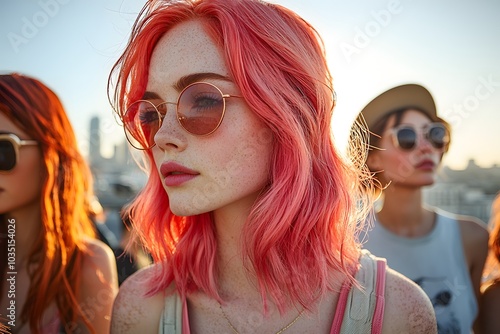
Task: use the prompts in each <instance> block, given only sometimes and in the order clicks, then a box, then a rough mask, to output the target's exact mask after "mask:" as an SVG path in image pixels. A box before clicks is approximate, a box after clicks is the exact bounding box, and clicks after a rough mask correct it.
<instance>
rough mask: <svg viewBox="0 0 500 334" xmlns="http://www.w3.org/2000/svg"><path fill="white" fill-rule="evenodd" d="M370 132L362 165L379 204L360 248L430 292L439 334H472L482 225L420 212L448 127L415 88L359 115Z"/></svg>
mask: <svg viewBox="0 0 500 334" xmlns="http://www.w3.org/2000/svg"><path fill="white" fill-rule="evenodd" d="M356 123H357V124H360V123H361V124H364V126H367V127H368V129H369V132H370V134H369V138H370V142H369V143H370V150H369V151H368V156H367V160H366V164H367V166H368V168H369V169H370V172H371V173H373V179H374V181H375V182H376V183H377V184H378V185H379V186H380V187H376V188H377V189H380V194H377V195H380V201H379V202H380V203H378V204H380V205H378V206H377V210H376V212H375V213H374V218H375V219H374V220H375V221H374V225H373V228H372V229H371V230H369V231H368V232H367V235H366V236H365V238H364V240H366V243H365V244H364V247H365V248H366V249H368V250H370V251H371V252H372V253H373V254H376V255H377V256H382V257H385V258H387V260H388V264H389V266H390V267H392V268H393V269H395V270H397V271H399V272H401V273H402V274H404V275H406V276H407V277H409V278H410V279H412V280H413V281H414V282H416V283H417V284H418V285H420V287H421V288H422V289H423V290H424V291H425V292H426V293H427V295H428V296H429V298H430V299H431V302H432V304H433V306H434V310H435V313H436V318H437V321H438V331H439V332H440V333H469V332H470V331H471V329H472V327H473V324H474V322H475V319H476V316H477V314H478V306H477V305H478V302H477V300H478V295H479V286H480V280H481V273H482V270H483V266H484V262H485V258H486V254H487V244H488V233H487V230H486V229H485V227H484V226H483V224H481V222H479V221H478V220H477V219H475V218H472V217H464V216H457V215H452V214H449V213H446V212H443V211H440V210H438V209H435V208H431V207H428V206H426V205H424V203H423V201H422V188H423V187H425V186H429V185H432V184H433V183H434V181H435V178H436V172H437V168H438V166H439V164H440V162H441V159H442V157H443V154H444V153H446V151H447V150H448V146H449V144H450V130H449V126H448V124H447V123H446V122H445V121H444V120H442V119H441V118H439V117H438V115H437V113H436V105H435V103H434V99H433V98H432V95H431V94H430V93H429V91H428V90H427V89H426V88H424V87H422V86H420V85H417V84H405V85H401V86H397V87H394V88H392V89H389V90H388V91H386V92H384V93H382V94H381V95H379V96H377V97H376V98H375V99H373V100H372V101H371V102H370V103H368V105H366V107H365V108H364V109H363V110H362V111H361V113H360V115H359V116H358V119H357V122H356Z"/></svg>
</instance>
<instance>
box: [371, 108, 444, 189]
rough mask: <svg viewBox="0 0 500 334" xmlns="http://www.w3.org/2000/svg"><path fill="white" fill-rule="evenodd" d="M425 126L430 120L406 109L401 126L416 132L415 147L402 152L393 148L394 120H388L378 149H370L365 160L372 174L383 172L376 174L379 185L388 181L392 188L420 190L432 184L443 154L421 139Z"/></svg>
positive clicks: (392, 118) (419, 113)
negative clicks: (400, 187) (403, 186)
mask: <svg viewBox="0 0 500 334" xmlns="http://www.w3.org/2000/svg"><path fill="white" fill-rule="evenodd" d="M429 123H432V121H431V120H430V119H429V118H428V117H427V116H426V115H425V114H423V113H422V112H419V111H416V110H408V111H406V112H405V113H404V114H403V117H402V119H401V124H404V125H410V126H413V127H414V128H415V129H418V130H417V131H418V132H420V133H419V134H418V140H417V146H416V147H415V148H413V149H412V150H403V149H401V148H399V147H397V146H396V145H395V143H394V141H393V136H392V134H391V129H392V128H393V127H394V124H395V119H394V117H391V118H390V119H389V121H388V123H387V128H386V130H385V131H384V133H383V134H382V138H381V140H380V143H379V147H380V148H381V150H374V151H373V152H372V153H371V154H370V157H369V158H368V166H369V167H370V169H371V170H372V171H383V172H382V173H379V174H378V177H379V179H380V180H381V181H382V183H383V184H387V183H388V182H389V181H390V182H392V184H393V185H405V186H412V187H413V186H416V187H421V186H426V185H431V184H433V183H434V182H435V178H436V170H437V168H438V165H439V163H440V161H441V158H442V154H443V153H442V150H438V149H436V148H434V147H433V146H432V145H431V144H430V143H429V142H428V141H427V140H426V139H424V138H423V134H422V133H421V131H422V129H423V128H424V127H425V126H426V125H427V124H429Z"/></svg>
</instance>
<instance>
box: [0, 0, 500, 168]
mask: <svg viewBox="0 0 500 334" xmlns="http://www.w3.org/2000/svg"><path fill="white" fill-rule="evenodd" d="M273 2H277V3H280V4H282V5H284V6H286V7H290V8H291V9H293V10H295V11H296V12H298V13H299V14H300V15H302V16H303V17H304V18H305V19H306V20H308V21H309V22H311V23H312V24H313V25H314V26H315V27H316V28H317V30H318V31H319V32H320V34H321V35H322V37H323V39H324V42H325V45H326V50H327V55H328V59H329V64H330V67H331V70H332V73H333V76H334V85H335V89H336V92H337V96H338V105H337V107H336V110H335V113H334V115H335V118H334V120H335V124H334V126H333V128H334V131H335V133H336V136H337V137H338V138H339V140H345V137H346V134H347V131H348V129H349V127H350V123H351V122H352V120H353V119H354V117H355V115H356V114H357V113H358V112H359V111H360V110H361V109H362V108H363V106H364V105H365V104H366V103H367V102H369V101H370V100H371V99H372V98H373V97H375V96H376V95H378V94H379V93H381V92H383V91H385V90H387V89H388V88H391V87H393V86H396V85H399V84H403V83H410V82H414V83H419V84H422V85H424V86H426V87H427V88H428V89H429V90H430V91H431V92H432V93H433V95H434V98H435V100H436V104H437V106H438V113H439V114H440V115H441V116H443V118H445V119H447V120H448V121H449V122H450V123H451V124H452V126H453V138H452V140H453V142H452V146H451V149H450V151H449V152H448V154H447V156H446V157H445V164H447V165H450V166H451V167H454V168H463V167H465V165H466V164H467V161H468V160H469V159H475V160H476V162H477V163H478V164H480V165H483V166H486V167H488V166H491V165H493V164H494V163H497V164H500V145H499V143H500V19H499V18H500V1H498V0H474V1H473V0H467V1H465V0H439V1H434V0H389V1H388V0H353V1H340V0H322V1H320V0H308V1H304V0H275V1H273ZM143 3H144V1H143V0H25V1H13V0H0V71H1V72H3V73H6V72H13V71H16V72H21V73H24V74H28V75H31V76H35V77H37V78H39V79H40V80H42V81H43V82H45V83H46V84H47V85H48V86H50V87H51V88H52V89H53V90H54V91H55V92H56V93H57V94H58V95H59V96H60V97H61V99H62V101H63V103H64V105H65V107H66V109H67V111H68V113H69V115H70V119H71V121H72V123H73V125H74V127H75V130H76V132H77V136H78V138H79V140H80V142H81V148H82V150H83V151H84V152H86V150H87V141H88V129H89V122H90V118H91V117H92V116H99V117H100V118H101V123H102V129H101V131H102V132H103V136H102V137H103V141H104V142H105V145H106V146H105V147H104V150H105V152H110V151H111V149H112V147H113V145H114V144H116V143H117V142H119V141H120V140H122V139H123V135H122V130H121V128H120V127H118V125H116V122H115V121H114V118H113V115H112V112H111V108H110V106H109V103H108V100H107V95H106V84H107V76H108V74H109V71H110V69H111V66H112V65H113V63H114V62H115V61H116V59H117V58H118V57H119V56H120V54H121V51H122V50H123V48H124V46H125V44H126V42H127V39H128V37H129V34H130V28H131V25H132V23H133V21H134V20H135V17H136V16H137V13H138V11H139V10H140V8H141V7H142V5H143Z"/></svg>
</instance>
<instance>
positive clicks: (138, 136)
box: [123, 82, 241, 150]
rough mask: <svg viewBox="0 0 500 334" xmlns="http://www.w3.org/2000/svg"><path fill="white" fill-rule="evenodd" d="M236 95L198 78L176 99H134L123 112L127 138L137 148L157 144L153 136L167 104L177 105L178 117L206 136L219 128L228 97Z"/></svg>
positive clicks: (188, 127) (190, 129) (188, 130)
mask: <svg viewBox="0 0 500 334" xmlns="http://www.w3.org/2000/svg"><path fill="white" fill-rule="evenodd" d="M230 97H238V98H241V96H237V95H229V94H223V93H222V91H221V90H220V89H219V88H218V87H217V86H215V85H213V84H211V83H208V82H195V83H192V84H190V85H188V86H187V87H186V88H184V89H183V90H182V91H181V93H180V94H179V97H178V99H177V102H176V103H173V102H161V103H159V104H157V105H155V104H154V103H153V101H150V100H138V101H135V102H134V103H132V104H131V105H130V106H129V107H128V108H127V110H126V111H125V114H124V116H123V125H124V129H125V135H126V137H127V140H128V142H129V143H130V145H132V146H133V147H134V148H136V149H139V150H147V149H150V148H152V147H153V146H155V141H154V136H155V134H156V133H157V132H158V130H159V129H160V127H161V125H162V122H163V119H164V118H165V115H166V114H167V104H175V105H176V113H177V121H179V124H180V125H181V126H182V128H184V130H186V131H187V132H189V133H190V134H193V135H196V136H206V135H209V134H211V133H213V132H214V131H215V130H217V129H218V128H219V126H220V124H221V123H222V119H223V118H224V113H225V111H226V99H227V98H230Z"/></svg>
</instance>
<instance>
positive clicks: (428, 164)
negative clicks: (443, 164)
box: [417, 160, 436, 170]
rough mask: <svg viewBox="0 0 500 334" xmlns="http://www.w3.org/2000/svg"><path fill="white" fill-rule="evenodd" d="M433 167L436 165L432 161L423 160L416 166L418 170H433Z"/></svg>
mask: <svg viewBox="0 0 500 334" xmlns="http://www.w3.org/2000/svg"><path fill="white" fill-rule="evenodd" d="M434 167H436V164H435V163H434V161H432V160H423V161H421V162H420V163H419V164H418V165H417V168H418V169H423V170H434Z"/></svg>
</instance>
